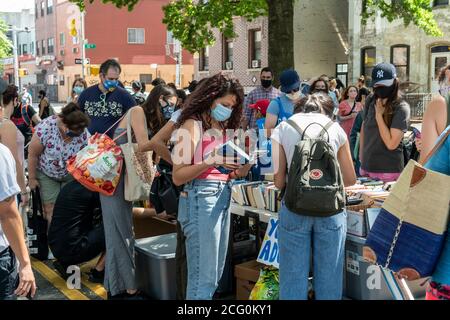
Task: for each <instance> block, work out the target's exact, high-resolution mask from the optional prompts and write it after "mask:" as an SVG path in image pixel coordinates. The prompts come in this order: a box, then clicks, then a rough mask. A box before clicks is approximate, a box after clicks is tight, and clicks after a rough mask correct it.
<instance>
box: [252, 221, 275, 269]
mask: <svg viewBox="0 0 450 320" xmlns="http://www.w3.org/2000/svg"><path fill="white" fill-rule="evenodd" d="M278 223H279V221H278V219H276V218H270V220H269V224H268V225H267V231H266V235H265V236H264V241H263V243H262V246H261V250H260V251H259V254H258V259H257V261H258V262H260V263H263V264H266V265H269V266H273V267H275V268H278V267H279V263H280V248H279V246H278Z"/></svg>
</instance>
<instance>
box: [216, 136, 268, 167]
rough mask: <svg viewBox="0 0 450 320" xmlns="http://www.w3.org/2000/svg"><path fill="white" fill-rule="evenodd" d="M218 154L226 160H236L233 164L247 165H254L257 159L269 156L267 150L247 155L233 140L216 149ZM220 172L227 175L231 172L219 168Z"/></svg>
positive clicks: (255, 151)
mask: <svg viewBox="0 0 450 320" xmlns="http://www.w3.org/2000/svg"><path fill="white" fill-rule="evenodd" d="M216 150H217V154H219V155H221V156H223V157H224V159H225V158H234V159H235V161H234V163H233V164H241V165H245V164H248V163H251V164H254V163H256V161H257V159H258V158H259V157H261V156H264V155H266V154H267V150H254V151H252V152H251V153H250V155H249V154H248V153H246V152H245V151H244V150H243V149H242V148H241V147H239V146H238V145H236V144H235V143H234V142H233V141H232V140H229V141H227V142H225V143H223V144H221V145H219V146H217V147H216ZM218 169H219V171H220V172H222V173H225V174H228V173H230V172H231V170H228V169H226V168H224V167H218Z"/></svg>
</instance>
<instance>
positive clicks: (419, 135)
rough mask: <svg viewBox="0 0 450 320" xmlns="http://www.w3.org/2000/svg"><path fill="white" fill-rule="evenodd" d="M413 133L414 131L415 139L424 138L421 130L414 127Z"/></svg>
mask: <svg viewBox="0 0 450 320" xmlns="http://www.w3.org/2000/svg"><path fill="white" fill-rule="evenodd" d="M412 131H413V134H414V137H416V138H417V139H421V138H422V133H421V132H420V131H419V129H417V128H415V127H412Z"/></svg>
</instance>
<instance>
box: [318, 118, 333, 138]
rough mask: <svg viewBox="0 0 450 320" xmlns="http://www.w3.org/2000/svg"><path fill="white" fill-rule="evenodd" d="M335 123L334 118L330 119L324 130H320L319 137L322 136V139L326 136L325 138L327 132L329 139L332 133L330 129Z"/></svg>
mask: <svg viewBox="0 0 450 320" xmlns="http://www.w3.org/2000/svg"><path fill="white" fill-rule="evenodd" d="M333 124H334V121H333V120H330V122H328V123H327V124H326V126H325V127H323V129H322V131H320V135H319V137H320V138H321V139H324V138H325V134H327V135H328V140H329V138H330V134H329V133H328V130H329V129H330V128H331V127H332V126H333Z"/></svg>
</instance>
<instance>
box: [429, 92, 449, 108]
mask: <svg viewBox="0 0 450 320" xmlns="http://www.w3.org/2000/svg"><path fill="white" fill-rule="evenodd" d="M446 108H447V102H446V101H445V99H444V97H442V96H436V97H434V98H433V99H432V100H431V102H430V103H429V104H428V107H427V111H428V110H429V111H430V112H439V111H441V110H442V109H446Z"/></svg>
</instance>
